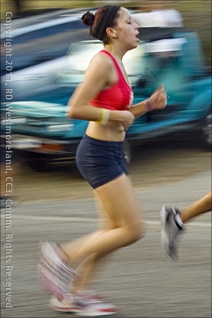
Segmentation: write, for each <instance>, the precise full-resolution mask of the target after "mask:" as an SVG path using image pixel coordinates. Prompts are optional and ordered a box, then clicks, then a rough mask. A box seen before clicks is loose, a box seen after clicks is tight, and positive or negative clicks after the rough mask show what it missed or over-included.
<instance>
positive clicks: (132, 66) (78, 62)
mask: <svg viewBox="0 0 212 318" xmlns="http://www.w3.org/2000/svg"><path fill="white" fill-rule="evenodd" d="M102 49H103V44H102V42H100V41H81V42H77V43H74V44H72V45H71V46H70V49H69V52H68V54H67V58H66V63H65V67H64V69H62V70H61V72H60V74H59V77H60V79H59V80H60V81H62V78H63V82H66V83H70V82H75V83H77V82H81V81H82V78H83V74H84V73H85V71H86V69H87V67H88V65H89V62H90V61H91V59H92V58H93V56H94V55H95V54H97V53H98V52H99V51H100V50H102ZM144 53H145V49H144V45H143V43H140V45H139V46H138V47H137V48H136V49H134V50H131V51H129V52H127V53H126V54H125V56H124V58H123V63H124V66H125V69H126V72H127V74H128V76H129V78H130V81H131V84H132V85H134V82H135V80H137V79H138V78H139V75H140V73H141V69H142V67H143V65H142V59H143V56H144Z"/></svg>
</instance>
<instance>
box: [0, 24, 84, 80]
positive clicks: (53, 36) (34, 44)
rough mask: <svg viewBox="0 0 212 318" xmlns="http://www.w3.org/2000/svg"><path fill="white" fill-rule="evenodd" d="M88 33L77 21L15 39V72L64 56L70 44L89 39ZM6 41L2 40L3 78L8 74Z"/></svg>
mask: <svg viewBox="0 0 212 318" xmlns="http://www.w3.org/2000/svg"><path fill="white" fill-rule="evenodd" d="M73 28H74V32H72V31H73ZM75 28H76V30H75ZM86 31H87V30H85V28H83V27H82V23H81V21H75V22H74V23H73V22H72V23H71V22H69V23H65V24H64V23H63V24H61V25H55V26H51V27H46V28H44V29H38V30H35V31H30V32H27V33H24V34H20V35H17V36H15V37H13V38H12V41H11V48H12V62H13V65H12V67H13V71H17V70H20V69H23V68H26V67H30V66H33V65H36V64H39V63H42V62H47V61H50V60H52V59H55V58H59V57H61V56H64V55H65V54H66V52H67V50H68V47H69V46H70V43H72V42H73V41H77V40H79V39H85V38H87V32H86ZM6 41H7V40H6V39H4V38H2V39H1V76H2V75H4V74H5V73H6V70H5V63H6V54H5V53H6V48H5V43H6Z"/></svg>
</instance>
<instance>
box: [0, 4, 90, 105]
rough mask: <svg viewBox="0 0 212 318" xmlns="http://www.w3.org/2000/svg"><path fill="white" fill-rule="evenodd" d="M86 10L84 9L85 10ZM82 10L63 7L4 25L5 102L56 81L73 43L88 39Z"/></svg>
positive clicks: (2, 93) (2, 56)
mask: <svg viewBox="0 0 212 318" xmlns="http://www.w3.org/2000/svg"><path fill="white" fill-rule="evenodd" d="M83 12H84V11H83ZM81 16H82V10H81V11H80V10H69V11H68V10H66V11H64V10H62V11H56V12H54V13H49V14H42V15H36V16H33V17H29V18H23V19H17V20H12V19H11V16H8V22H6V23H5V24H2V25H1V64H0V65H1V101H5V100H6V99H7V98H6V93H5V91H6V89H7V88H8V87H9V88H10V89H11V90H12V94H11V95H12V96H11V100H16V99H17V98H18V96H20V95H22V94H23V93H25V92H29V91H31V90H34V89H36V88H39V87H43V86H46V85H50V84H53V83H55V81H56V79H57V73H58V71H59V70H60V68H61V67H62V66H63V65H64V58H65V56H66V53H67V50H68V48H69V46H70V44H71V43H73V42H76V41H79V40H83V39H87V38H88V31H87V28H86V27H85V26H84V25H83V23H82V22H81V20H80V18H81Z"/></svg>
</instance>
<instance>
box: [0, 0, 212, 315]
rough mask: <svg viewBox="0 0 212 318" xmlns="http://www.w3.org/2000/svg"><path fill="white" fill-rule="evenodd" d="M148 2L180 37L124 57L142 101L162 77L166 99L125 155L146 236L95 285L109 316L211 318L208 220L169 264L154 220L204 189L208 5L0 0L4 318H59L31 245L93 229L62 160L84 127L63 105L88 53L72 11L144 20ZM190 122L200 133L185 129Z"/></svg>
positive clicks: (82, 195)
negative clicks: (115, 11) (161, 9)
mask: <svg viewBox="0 0 212 318" xmlns="http://www.w3.org/2000/svg"><path fill="white" fill-rule="evenodd" d="M153 2H154V6H156V7H154V9H157V8H158V7H157V6H160V5H161V3H162V2H163V3H164V4H165V6H166V8H167V9H168V8H171V9H175V10H176V11H177V12H179V14H180V15H181V17H182V23H183V25H184V26H185V28H187V29H188V30H189V31H186V32H184V31H182V33H181V31H180V32H179V33H180V35H179V34H178V30H177V31H176V30H175V31H173V32H174V33H172V31H170V32H169V31H168V33H169V34H168V33H167V30H166V29H165V30H164V29H163V28H162V29H160V30H155V29H154V30H153V32H150V33H148V32H149V31H148V30H142V33H143V36H144V42H145V40H147V43H143V44H144V45H143V44H142V43H141V45H140V47H139V48H138V50H137V49H136V50H137V51H136V50H132V54H134V55H132V56H131V58H130V59H129V60H127V61H126V66H129V71H130V72H131V71H132V74H131V73H130V74H129V75H132V76H131V80H132V81H134V82H135V83H136V85H135V87H134V88H135V96H136V98H137V99H138V100H139V101H140V100H141V98H143V99H144V98H145V99H146V98H148V96H149V94H150V93H151V92H152V90H153V89H154V88H155V86H156V85H158V84H160V83H161V77H160V76H164V77H163V79H164V80H165V81H166V85H167V86H166V87H169V95H170V96H169V99H168V105H167V107H166V109H165V110H164V111H163V112H162V113H161V112H157V114H155V113H154V112H151V113H150V114H147V115H144V116H141V119H140V121H138V122H137V123H136V124H135V125H133V126H132V132H133V133H134V136H135V135H136V136H137V135H138V136H139V137H142V142H141V141H139V140H137V142H135V143H133V142H132V144H131V149H129V148H130V147H129V148H127V147H126V149H125V150H126V154H127V155H128V158H129V157H130V156H131V158H129V159H131V160H129V161H130V163H129V172H130V178H131V181H132V184H133V186H134V187H135V192H136V195H137V197H138V200H139V203H140V205H141V208H142V211H143V213H144V216H145V220H146V222H147V226H148V231H147V236H146V237H145V238H144V240H142V242H138V243H137V244H134V245H133V246H132V247H130V250H129V249H128V248H124V249H123V250H122V251H121V252H119V253H117V254H116V256H115V257H114V258H113V263H112V264H111V265H110V266H109V267H108V268H107V270H106V271H105V273H104V274H103V275H102V276H101V277H100V278H99V279H98V282H97V286H96V287H97V290H98V289H99V290H100V291H101V292H102V291H104V294H105V296H106V297H108V298H109V299H110V301H111V299H112V300H113V301H114V302H115V304H116V305H118V307H120V308H122V309H121V311H120V314H119V315H118V316H117V318H132V317H133V318H140V317H141V314H142V317H150V318H170V317H173V318H179V317H181V318H183V317H184V318H189V317H190V318H195V317H196V318H200V317H202V318H211V215H210V214H209V213H207V214H205V215H203V216H201V217H200V218H199V219H195V221H194V223H193V224H191V225H190V226H188V231H187V232H186V235H185V238H184V239H183V244H182V246H181V247H182V248H181V249H180V259H179V261H178V262H175V263H170V262H169V261H168V260H167V259H166V258H165V256H164V254H163V252H162V248H161V244H160V224H159V220H158V210H159V208H160V206H161V205H163V204H167V205H174V206H178V207H179V208H184V207H186V206H187V205H188V204H190V203H191V202H193V201H195V200H197V199H198V198H200V197H201V196H203V195H205V194H206V193H207V192H208V191H209V190H210V188H211V145H212V137H211V136H212V132H211V127H212V124H211V118H212V116H211V0H196V1H192V0H178V1H166V0H165V1H159V0H158V1H157V0H156V1H151V0H143V1H141V2H139V1H138V0H137V1H126V0H125V1H86V0H84V1H80V0H75V1H72V0H57V1H56V0H46V1H45V0H34V1H28V0H0V4H1V23H2V25H1V26H2V30H1V32H2V34H1V35H2V37H1V40H2V41H1V51H2V53H3V54H1V88H2V95H1V97H2V103H1V208H2V213H1V221H2V222H1V229H2V231H1V239H2V242H3V243H4V242H5V234H10V235H11V237H12V242H9V243H8V244H11V250H12V252H11V253H12V261H11V265H12V268H13V269H12V270H11V271H12V273H11V282H12V291H11V299H10V301H11V304H10V303H8V304H9V305H11V308H9V309H5V295H6V291H7V290H6V288H5V266H4V260H5V254H6V253H9V251H8V250H7V249H4V248H2V249H1V250H2V257H3V262H2V264H3V265H2V266H1V269H2V276H1V277H2V284H1V286H2V308H3V311H2V314H3V315H2V317H4V318H20V317H22V318H29V317H33V318H58V317H64V316H63V314H61V315H60V314H58V313H54V312H52V311H51V310H49V308H48V307H47V302H48V299H47V295H45V294H44V293H42V292H41V289H40V286H39V284H38V280H37V276H36V266H37V245H38V242H39V241H40V240H41V239H50V240H54V241H57V242H62V241H67V240H72V239H74V238H76V237H77V236H79V235H80V236H81V235H82V234H87V233H88V232H90V231H93V230H94V229H95V228H96V226H97V222H96V209H95V203H94V200H93V197H92V191H91V188H90V186H89V185H88V184H87V182H86V181H85V180H84V179H83V178H82V177H81V175H80V174H79V172H78V170H77V168H76V165H75V162H74V160H71V162H69V161H68V163H67V162H66V159H67V158H66V154H67V153H68V159H70V158H69V157H70V154H72V152H71V151H75V150H76V144H74V140H77V141H78V140H79V138H81V136H82V133H83V132H84V129H85V125H86V122H85V121H78V122H76V121H75V123H74V122H72V121H71V120H68V119H67V117H66V112H65V111H66V105H67V100H68V99H69V98H70V95H71V93H72V91H73V89H74V88H75V86H76V83H78V82H79V81H80V80H81V79H82V76H83V71H84V69H85V66H86V63H87V62H88V61H89V59H90V58H91V57H92V56H93V54H94V51H93V50H94V49H95V50H96V48H94V46H95V45H94V44H95V43H94V42H93V40H91V39H90V38H89V40H90V41H91V42H89V41H83V42H80V43H79V42H78V41H82V40H87V39H88V33H89V32H88V29H87V28H85V27H83V26H82V23H81V21H80V17H81V14H82V12H83V13H84V12H85V10H86V8H91V10H92V9H94V8H97V7H98V6H102V5H105V4H121V5H123V6H125V7H128V8H129V9H130V10H132V12H136V13H139V12H141V13H145V12H146V13H148V12H149V11H151V10H152V9H153V7H152V4H153ZM8 13H9V14H8ZM6 17H7V21H6V22H7V23H5V19H6ZM190 30H191V31H190ZM6 31H8V32H6ZM10 32H11V33H10ZM176 34H178V35H176ZM152 38H154V40H153V41H152V42H153V44H154V41H155V42H157V44H158V42H159V41H157V40H158V39H162V43H163V44H164V42H163V39H164V38H165V40H166V39H167V38H168V42H167V41H165V47H164V46H163V47H162V46H161V47H160V45H156V46H155V47H154V45H153V46H152V45H151V44H152V43H151V40H152ZM185 39H186V40H185ZM173 40H174V41H173ZM141 42H142V41H141ZM72 43H73V44H74V45H73V46H72V48H71V49H70V44H72ZM146 44H147V45H146ZM98 45H99V43H98ZM98 45H97V50H99V46H98ZM144 47H145V49H144ZM202 48H203V50H202ZM157 49H160V50H161V51H157ZM86 50H87V51H86ZM145 50H146V51H145ZM144 51H145V52H144ZM203 53H204V54H203ZM6 55H7V56H6ZM70 70H71V71H70ZM157 72H158V74H159V77H158V74H156V73H157ZM11 73H12V74H11ZM11 75H12V76H11ZM70 75H71V76H70ZM11 77H12V80H11ZM7 89H9V90H11V92H12V93H11V94H7ZM30 91H31V93H30ZM19 94H22V95H21V97H19ZM23 96H24V97H23ZM22 97H23V98H24V99H22ZM193 98H194V99H195V102H194V101H193ZM12 99H13V102H12V103H10V102H11V100H12ZM166 110H167V111H166ZM8 114H9V115H11V114H12V115H11V118H10V116H9V118H8V117H7V116H8ZM197 119H198V120H199V121H200V123H201V129H199V130H198V131H196V130H195V132H194V131H193V130H191V131H190V130H189V129H187V128H188V126H189V124H192V123H195V122H196V121H197ZM8 122H9V124H8V125H7V123H8ZM11 123H12V124H11ZM173 124H174V126H175V127H174V128H176V127H177V131H175V133H171V131H172V130H171V129H172V128H173V126H172V125H173ZM11 126H12V127H11ZM151 127H152V128H151ZM181 128H183V129H185V130H181ZM139 129H140V130H142V131H139ZM149 129H150V131H149ZM151 129H152V130H151ZM161 130H163V132H164V131H165V132H170V134H169V135H162V134H161ZM155 131H156V133H155ZM129 132H130V129H129ZM138 132H140V134H138ZM148 132H150V134H149V135H148ZM5 135H6V138H7V140H8V143H9V141H10V140H11V139H12V142H13V144H12V151H13V152H12V155H11V152H6V151H5V150H6V147H5V144H6V139H5ZM145 135H146V137H147V139H145ZM148 137H149V139H148ZM203 137H204V138H203ZM129 139H130V138H129ZM138 139H139V138H138ZM16 141H17V142H16ZM20 145H21V147H22V148H20ZM71 146H74V147H73V148H72V147H71ZM128 146H129V144H128ZM23 153H24V155H23ZM72 155H73V156H72V158H71V159H74V154H72ZM5 159H6V160H5ZM59 159H60V160H59ZM51 161H54V164H53V165H52V164H51V163H52V162H51ZM9 198H10V200H8V199H9ZM5 225H6V226H5ZM2 246H3V244H2ZM129 255H130V257H129ZM29 300H30V301H29ZM73 317H74V316H73Z"/></svg>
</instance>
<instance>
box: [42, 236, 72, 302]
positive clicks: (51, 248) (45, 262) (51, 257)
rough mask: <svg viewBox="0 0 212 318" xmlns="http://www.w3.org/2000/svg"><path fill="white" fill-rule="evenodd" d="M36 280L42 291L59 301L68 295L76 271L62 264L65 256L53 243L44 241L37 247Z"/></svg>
mask: <svg viewBox="0 0 212 318" xmlns="http://www.w3.org/2000/svg"><path fill="white" fill-rule="evenodd" d="M39 254H40V260H39V263H38V267H37V270H38V278H39V281H40V283H41V285H42V287H43V289H44V290H45V291H46V292H47V293H48V294H51V295H53V296H55V297H57V298H58V299H59V300H62V299H63V298H64V297H65V295H66V294H69V291H70V288H71V284H72V282H73V280H74V279H75V277H76V271H75V270H74V269H73V268H71V267H70V266H69V265H68V264H66V263H65V262H64V259H65V255H64V253H63V251H62V250H61V249H60V247H59V246H58V245H57V244H56V243H54V242H48V241H44V242H41V243H40V246H39Z"/></svg>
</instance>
